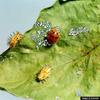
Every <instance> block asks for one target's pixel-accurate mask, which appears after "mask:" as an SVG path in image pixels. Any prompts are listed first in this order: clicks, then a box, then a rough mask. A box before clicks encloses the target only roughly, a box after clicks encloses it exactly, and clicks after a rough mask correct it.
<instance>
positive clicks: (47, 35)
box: [31, 21, 60, 48]
mask: <svg viewBox="0 0 100 100" xmlns="http://www.w3.org/2000/svg"><path fill="white" fill-rule="evenodd" d="M34 27H41V28H42V30H38V31H36V34H35V35H34V34H32V35H31V38H32V40H33V41H34V42H35V44H36V48H39V47H42V46H45V47H47V46H51V45H52V44H54V43H56V42H57V41H58V40H59V31H60V29H59V27H53V28H52V25H51V23H50V22H48V21H45V22H39V21H37V22H36V23H35V24H34Z"/></svg>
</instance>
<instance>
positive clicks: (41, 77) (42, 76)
mask: <svg viewBox="0 0 100 100" xmlns="http://www.w3.org/2000/svg"><path fill="white" fill-rule="evenodd" d="M50 71H51V68H50V67H43V68H42V69H41V70H40V71H39V72H38V74H37V80H38V81H39V82H40V81H43V80H46V78H48V76H49V74H50Z"/></svg>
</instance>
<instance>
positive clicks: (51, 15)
mask: <svg viewBox="0 0 100 100" xmlns="http://www.w3.org/2000/svg"><path fill="white" fill-rule="evenodd" d="M37 21H48V22H50V23H51V24H52V27H55V26H59V27H60V29H61V32H60V41H59V42H58V43H57V44H55V45H53V46H52V47H50V48H45V47H41V48H40V49H39V50H37V49H36V44H35V43H34V41H33V40H32V39H31V38H30V37H31V34H35V33H36V31H37V30H41V29H43V28H42V27H39V28H36V27H35V26H33V27H32V29H30V30H29V31H27V32H26V33H25V34H24V38H23V39H22V40H21V41H20V43H19V44H18V45H17V46H16V47H15V48H13V49H8V50H7V51H5V52H4V53H3V54H2V55H1V56H0V87H2V88H4V89H6V90H7V91H8V92H10V93H12V94H14V95H16V96H21V97H28V98H33V99H34V100H44V99H45V100H55V99H56V98H57V97H59V99H61V100H67V99H69V100H79V97H78V96H77V95H76V92H77V90H78V89H80V91H81V95H83V96H84V95H85V96H86V95H91V96H94V95H96V96H99V95H100V85H99V83H100V62H99V59H100V3H99V0H94V1H93V0H80V1H73V2H66V3H63V4H60V3H58V2H57V3H56V4H55V5H54V6H52V7H50V8H47V9H45V10H42V11H41V13H40V16H39V18H38V20H37ZM81 26H86V27H88V28H89V32H82V33H80V34H78V35H76V36H69V31H70V29H71V28H78V27H81ZM45 64H47V65H48V66H51V67H52V70H51V74H50V76H49V78H47V80H46V81H45V82H44V83H41V82H40V83H39V82H37V81H36V74H37V73H38V72H39V70H40V69H41V68H42V66H45Z"/></svg>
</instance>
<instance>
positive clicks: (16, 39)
mask: <svg viewBox="0 0 100 100" xmlns="http://www.w3.org/2000/svg"><path fill="white" fill-rule="evenodd" d="M21 39H22V34H21V33H19V32H16V33H14V35H13V36H12V37H10V39H9V41H8V44H9V47H10V48H14V47H15V46H16V44H17V43H18V42H19V41H20V40H21Z"/></svg>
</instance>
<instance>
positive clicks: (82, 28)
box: [69, 26, 89, 36]
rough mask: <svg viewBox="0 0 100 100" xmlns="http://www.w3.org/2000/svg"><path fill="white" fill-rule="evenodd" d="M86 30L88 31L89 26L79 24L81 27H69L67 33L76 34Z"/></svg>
mask: <svg viewBox="0 0 100 100" xmlns="http://www.w3.org/2000/svg"><path fill="white" fill-rule="evenodd" d="M86 32H89V28H87V27H84V26H81V27H77V28H71V29H70V32H69V35H72V36H76V35H78V34H80V33H86Z"/></svg>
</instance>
